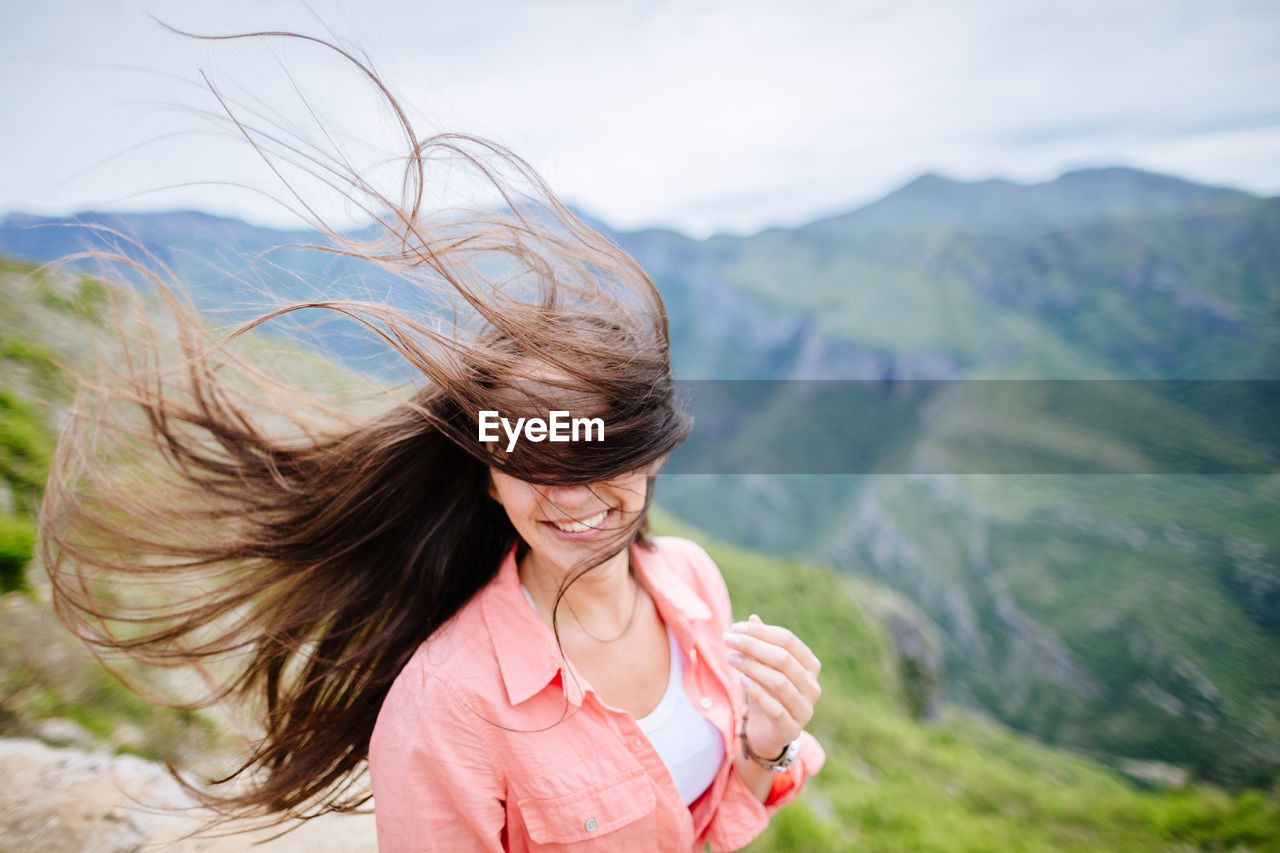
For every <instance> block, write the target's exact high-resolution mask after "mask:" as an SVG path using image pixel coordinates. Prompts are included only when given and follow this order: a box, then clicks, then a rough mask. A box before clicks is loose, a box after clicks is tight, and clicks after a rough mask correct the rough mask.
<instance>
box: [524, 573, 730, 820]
mask: <svg viewBox="0 0 1280 853" xmlns="http://www.w3.org/2000/svg"><path fill="white" fill-rule="evenodd" d="M520 589H521V590H522V591H523V592H524V597H525V598H526V599H528V601H529V606H530V607H533V608H534V610H537V607H536V606H535V605H534V603H533V597H532V596H530V595H529V590H527V589H525V588H524V585H523V584H521V585H520ZM667 642H668V643H669V644H670V647H671V669H670V670H669V672H668V675H667V689H666V692H665V693H663V694H662V700H661V701H660V702H658V707H656V708H654V709H653V710H652V711H650V712H649V713H648V714H646V715H645V716H643V717H638V718H637V719H636V725H638V726H639V727H640V731H642V732H644V733H645V736H646V737H648V738H649V742H650V743H651V744H653V748H654V751H656V752H657V753H658V757H659V758H661V759H662V763H663V764H665V765H666V766H667V772H668V773H670V774H671V778H672V780H673V781H674V782H675V783H676V790H678V791H679V792H680V797H681V799H683V800H684V804H685V805H686V806H687V805H689V804H690V803H692V802H693V801H694V800H696V799H698V797H700V796H702V793H703V792H704V791H706V790H707V788H709V787H710V786H711V783H712V782H713V781H715V778H716V773H718V772H719V771H720V764H721V763H722V762H723V761H724V755H725V753H724V739H723V738H721V737H720V730H719V729H717V728H716V727H715V725H714V724H713V723H712V722H711V721H710V720H708V719H707V718H706V717H704V716H702V714H700V713H698V709H697V707H695V706H694V704H693V700H692V699H690V698H689V694H688V693H685V692H684V661H685V658H684V651H683V650H682V649H681V648H680V644H679V643H677V642H676V635H675V634H673V633H672V632H671V628H670V626H668V627H667Z"/></svg>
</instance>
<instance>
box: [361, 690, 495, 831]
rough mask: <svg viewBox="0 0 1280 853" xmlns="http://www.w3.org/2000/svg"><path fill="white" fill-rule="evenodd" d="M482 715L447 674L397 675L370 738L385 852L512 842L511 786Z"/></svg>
mask: <svg viewBox="0 0 1280 853" xmlns="http://www.w3.org/2000/svg"><path fill="white" fill-rule="evenodd" d="M477 719H478V718H477V717H476V715H475V714H474V713H473V712H472V710H470V709H469V708H468V707H467V705H466V703H464V702H463V701H462V700H460V699H459V697H458V696H457V695H456V694H455V692H454V690H453V689H451V686H450V685H448V684H447V683H446V682H443V681H439V680H435V679H429V678H427V677H425V676H424V675H423V674H422V673H421V672H417V671H406V672H405V673H402V675H401V677H400V678H398V679H396V682H395V684H393V685H392V687H391V690H390V691H389V692H388V694H387V698H386V700H385V701H384V702H383V705H382V710H381V711H380V712H379V713H378V721H377V724H376V725H375V726H374V730H373V737H372V739H371V741H370V744H369V777H370V781H371V782H372V785H373V802H374V817H375V821H376V824H377V829H378V850H379V853H432V851H440V853H445V851H495V853H496V851H502V850H503V849H504V848H503V837H504V834H505V828H506V808H505V804H504V801H503V800H504V795H503V786H502V784H501V782H500V774H499V772H498V771H497V769H496V768H495V766H494V764H493V762H492V761H491V750H489V749H488V747H487V745H486V743H485V742H484V740H483V734H482V731H483V726H480V725H477Z"/></svg>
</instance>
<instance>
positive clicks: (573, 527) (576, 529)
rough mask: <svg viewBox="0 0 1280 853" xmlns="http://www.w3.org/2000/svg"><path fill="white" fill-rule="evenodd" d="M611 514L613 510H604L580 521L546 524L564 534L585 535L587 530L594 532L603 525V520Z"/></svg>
mask: <svg viewBox="0 0 1280 853" xmlns="http://www.w3.org/2000/svg"><path fill="white" fill-rule="evenodd" d="M611 512H613V510H610V509H606V510H603V511H601V512H599V513H597V514H596V515H593V516H591V517H590V518H584V519H582V520H581V521H550V522H547V523H548V524H550V525H551V526H552V527H554V528H555V529H556V530H560V531H563V532H564V533H586V532H587V531H588V530H595V529H597V528H598V527H599V526H600V525H601V524H604V520H605V519H606V518H608V517H609V513H611Z"/></svg>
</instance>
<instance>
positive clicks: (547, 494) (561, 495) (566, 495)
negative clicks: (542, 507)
mask: <svg viewBox="0 0 1280 853" xmlns="http://www.w3.org/2000/svg"><path fill="white" fill-rule="evenodd" d="M538 488H539V491H540V492H541V493H542V497H543V499H544V500H546V502H547V503H549V504H551V505H552V506H554V507H556V508H557V509H560V510H562V511H565V512H571V511H573V510H576V509H584V508H586V509H590V508H593V507H596V506H598V505H599V504H601V503H602V501H601V499H600V497H599V496H598V495H597V494H596V493H595V491H594V490H593V489H592V488H591V486H590V485H588V484H585V483H584V484H581V485H577V486H539V487H538Z"/></svg>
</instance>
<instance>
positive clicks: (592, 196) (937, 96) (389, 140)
mask: <svg viewBox="0 0 1280 853" xmlns="http://www.w3.org/2000/svg"><path fill="white" fill-rule="evenodd" d="M0 3H2V4H3V6H4V16H3V20H4V22H5V23H4V27H3V29H2V30H0V81H3V82H0V115H3V116H5V119H6V121H5V128H4V130H3V132H0V163H3V164H4V171H3V172H0V177H2V179H0V213H4V212H9V211H25V212H33V213H42V214H55V215H61V214H66V213H70V212H73V211H78V210H85V209H117V210H120V209H125V210H167V209H174V208H196V209H202V210H207V211H209V212H214V213H222V214H231V215H236V216H241V217H243V218H246V219H248V220H250V221H253V222H256V223H259V224H267V225H277V226H287V225H294V224H297V221H298V220H297V217H296V213H293V212H291V211H290V207H293V208H296V207H297V204H296V203H295V202H296V199H292V198H290V197H288V196H287V193H285V191H284V190H283V189H282V187H281V185H280V184H279V182H278V181H276V179H275V177H274V176H273V174H272V173H271V171H270V170H269V168H268V164H267V163H265V162H264V161H263V160H262V158H261V157H259V156H257V154H256V153H255V152H254V151H253V149H252V148H251V147H250V146H248V145H247V144H245V142H244V141H243V140H242V139H238V138H237V137H236V135H235V133H234V132H233V130H234V128H228V126H227V125H226V122H225V121H222V122H219V121H218V117H219V116H221V115H223V114H222V113H221V112H220V107H219V104H218V101H217V100H216V99H215V98H214V96H213V94H212V92H211V91H210V88H209V86H208V85H207V84H206V83H205V80H208V81H209V82H210V83H212V85H213V86H214V87H216V89H217V90H218V91H219V92H221V93H222V94H223V95H224V97H227V98H229V99H231V100H232V101H233V102H235V103H236V104H237V105H238V106H237V110H238V112H237V114H238V115H239V116H241V118H242V119H245V118H249V119H251V120H252V119H253V117H254V115H255V114H256V115H257V116H260V117H267V116H269V117H270V118H271V119H273V120H274V121H276V122H278V123H281V124H283V125H285V126H287V127H294V128H298V129H300V130H301V133H302V135H303V136H306V135H308V134H309V135H310V136H311V137H316V136H317V128H320V127H323V128H324V132H325V133H327V134H328V136H327V137H322V138H321V139H322V141H326V144H332V145H335V146H337V147H338V148H339V149H341V150H343V151H344V152H348V153H349V154H350V156H351V157H352V160H353V162H355V163H356V164H357V165H359V167H360V170H361V172H362V173H365V172H367V173H368V174H370V175H375V176H376V179H377V180H382V181H390V180H393V172H392V165H391V164H394V162H396V160H395V158H396V157H397V156H398V153H401V152H402V151H403V142H402V140H401V138H400V137H398V136H397V134H396V129H395V126H394V124H393V123H392V122H391V121H390V120H389V114H388V111H387V110H386V109H385V108H384V106H383V105H382V103H381V102H380V101H379V99H378V97H377V95H376V92H375V91H374V90H373V89H372V88H371V87H370V86H369V85H368V82H367V80H364V79H362V78H361V76H360V75H359V74H358V73H355V72H354V70H353V69H352V68H351V67H350V66H349V65H348V64H347V63H345V62H344V61H343V60H342V59H341V58H340V57H338V56H337V54H334V53H332V52H330V51H327V50H325V49H323V48H320V47H319V46H316V45H313V44H302V43H287V42H284V41H282V40H279V39H276V40H270V41H268V42H262V41H259V42H255V43H248V44H247V43H245V42H244V41H218V42H210V41H197V40H193V39H190V38H184V37H183V36H180V35H175V34H173V33H172V32H169V31H168V30H166V29H164V28H163V27H161V26H160V25H159V24H157V23H156V21H155V20H153V18H152V17H151V16H155V17H158V18H160V19H162V20H164V21H165V22H167V23H169V24H171V25H173V26H174V27H177V28H179V29H185V30H189V31H194V32H200V33H204V34H223V33H233V32H246V31H255V30H267V29H289V30H293V31H298V32H304V33H308V34H313V35H320V36H327V37H330V38H336V39H338V40H340V41H341V42H342V43H343V44H346V45H349V46H354V47H356V48H357V49H359V50H361V51H362V52H363V54H364V55H365V56H367V57H368V58H369V59H370V61H371V62H372V63H373V65H374V66H375V67H376V69H377V71H378V73H379V75H380V77H381V78H382V79H383V80H384V82H386V83H387V84H388V85H389V86H390V87H391V88H392V89H393V90H394V91H395V92H396V93H397V95H398V97H399V98H400V99H401V101H402V102H403V103H404V104H405V105H406V106H407V107H408V109H409V114H410V116H411V118H412V120H413V122H414V124H415V127H416V129H417V130H418V132H419V134H420V135H426V134H428V133H432V132H439V131H461V132H467V133H473V134H478V135H480V136H483V137H486V138H490V139H493V140H496V141H498V142H500V143H502V144H503V145H506V146H507V147H509V148H511V149H512V150H514V151H515V152H516V153H518V154H519V155H521V156H522V157H524V158H525V159H527V160H528V161H529V162H530V163H531V164H532V165H533V166H534V168H535V169H537V170H538V172H539V173H541V174H542V176H543V177H544V178H545V179H546V180H547V182H548V183H549V184H550V185H551V187H552V188H553V189H555V191H556V192H557V193H559V195H560V196H561V197H563V198H564V199H565V200H567V201H568V202H570V203H571V204H573V205H576V206H577V207H579V208H580V209H582V210H584V211H586V212H588V213H589V214H591V215H593V216H597V217H599V218H601V219H603V220H604V221H605V222H607V223H608V224H610V225H611V226H613V227H615V228H622V229H634V228H641V227H649V226H661V227H670V228H674V229H677V230H680V231H683V232H685V233H689V234H692V235H695V236H705V235H707V234H711V233H715V232H731V233H740V234H741V233H752V232H754V231H758V230H760V229H763V228H765V227H769V226H791V225H798V224H802V223H804V222H809V221H812V220H814V219H817V218H820V217H822V216H826V215H832V214H835V213H840V212H845V211H849V210H852V209H855V208H857V207H859V206H861V205H863V204H866V203H868V202H870V201H873V200H874V199H876V198H878V197H880V196H882V195H884V194H886V193H888V192H890V191H892V190H893V189H895V188H896V187H898V186H900V185H902V184H904V183H906V182H908V181H910V180H911V179H913V178H914V177H916V176H918V175H920V174H921V173H924V172H936V173H941V174H944V175H948V176H950V177H953V178H956V179H961V180H979V179H986V178H991V177H1002V178H1007V179H1011V180H1016V181H1023V182H1039V181H1045V180H1051V179H1053V178H1054V177H1056V176H1057V175H1059V174H1061V173H1062V172H1064V171H1068V170H1071V169H1075V168H1083V167H1090V166H1106V165H1125V166H1134V167H1138V168H1144V169H1150V170H1153V171H1160V172H1166V173H1170V174H1175V175H1179V176H1182V177H1186V178H1189V179H1192V180H1197V181H1202V182H1206V183H1213V184H1219V185H1225V186H1233V187H1238V188H1241V189H1245V190H1249V191H1251V192H1255V193H1258V194H1263V195H1276V194H1280V50H1277V49H1276V45H1280V3H1276V2H1274V0H1264V2H1243V1H1242V0H1222V2H1216V3H1205V2H1201V0H1192V2H1183V0H1158V2H1152V1H1151V0H1133V2H1128V1H1127V0H1105V2H1104V0H1075V2H1070V3H1065V2H1063V3H1059V2H1045V3H1027V2H1025V0H972V2H956V1H955V0H891V1H890V2H880V0H848V1H847V2H810V0H789V1H788V2H786V3H782V2H772V3H760V2H754V0H735V2H695V1H694V0H686V2H666V0H643V1H642V2H631V0H616V2H615V0H550V1H549V2H539V1H538V0H526V2H513V0H504V2H498V0H468V2H465V3H457V2H455V3H450V4H445V3H436V2H431V0H413V2H407V0H360V2H358V3H357V2H345V3H343V2H338V0H312V2H310V3H306V4H304V3H301V2H296V0H287V2H283V1H282V0H253V2H248V0H222V2H218V3H209V2H206V0H201V2H190V0H150V2H143V0H42V2H39V3H35V2H26V0H21V2H20V0H0ZM295 86H296V89H295V88H294V87H295ZM300 93H301V94H303V95H304V96H305V98H306V100H305V106H300V105H301V104H303V103H304V102H303V101H301V100H300V99H299V97H298V96H299V94H300ZM308 110H310V111H313V112H314V115H315V117H316V119H315V121H312V112H308ZM442 180H447V178H446V179H442ZM303 197H304V199H305V200H306V201H307V203H309V204H314V205H316V206H317V208H318V209H323V210H324V211H325V212H326V215H330V216H333V217H336V218H341V217H342V216H344V215H346V216H351V215H352V211H351V209H350V205H345V206H344V203H343V202H342V200H341V197H340V196H339V195H338V194H336V193H328V194H327V196H326V193H325V191H324V190H323V188H320V187H318V188H316V189H314V190H313V191H307V192H304V193H303ZM282 202H283V203H282Z"/></svg>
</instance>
